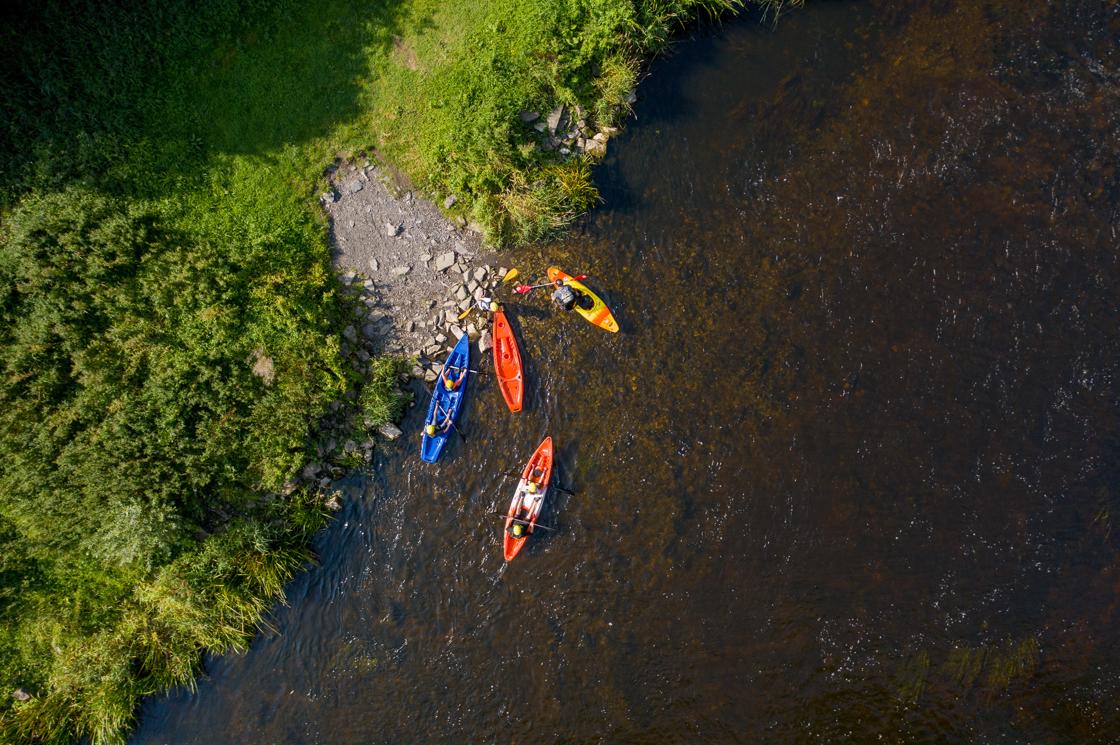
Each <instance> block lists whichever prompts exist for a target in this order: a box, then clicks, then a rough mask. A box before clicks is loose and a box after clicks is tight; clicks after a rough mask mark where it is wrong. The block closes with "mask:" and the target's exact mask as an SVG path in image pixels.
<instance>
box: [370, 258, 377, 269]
mask: <svg viewBox="0 0 1120 745" xmlns="http://www.w3.org/2000/svg"><path fill="white" fill-rule="evenodd" d="M369 268H370V269H372V270H373V271H375V272H376V271H377V259H370V260H369Z"/></svg>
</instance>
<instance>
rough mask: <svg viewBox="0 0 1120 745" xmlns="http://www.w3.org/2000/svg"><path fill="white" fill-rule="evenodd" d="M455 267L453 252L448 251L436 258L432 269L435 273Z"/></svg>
mask: <svg viewBox="0 0 1120 745" xmlns="http://www.w3.org/2000/svg"><path fill="white" fill-rule="evenodd" d="M454 265H455V252H454V251H448V252H447V253H442V254H440V255H439V256H437V257H436V263H435V265H434V268H435V270H436V271H437V272H445V271H447V270H448V269H450V268H451V267H452V266H454Z"/></svg>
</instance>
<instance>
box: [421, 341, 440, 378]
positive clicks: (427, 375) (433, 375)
mask: <svg viewBox="0 0 1120 745" xmlns="http://www.w3.org/2000/svg"><path fill="white" fill-rule="evenodd" d="M438 351H439V349H438V348H437V349H436V352H438ZM436 352H431V353H429V356H431V355H432V354H435V353H436ZM438 377H439V373H437V372H436V371H435V370H428V371H427V372H426V373H424V380H425V382H428V383H434V382H436V378H438Z"/></svg>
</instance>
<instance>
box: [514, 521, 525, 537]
mask: <svg viewBox="0 0 1120 745" xmlns="http://www.w3.org/2000/svg"><path fill="white" fill-rule="evenodd" d="M524 532H525V527H524V526H523V525H522V524H521V523H514V524H513V534H514V535H515V536H520V535H521V534H522V533H524Z"/></svg>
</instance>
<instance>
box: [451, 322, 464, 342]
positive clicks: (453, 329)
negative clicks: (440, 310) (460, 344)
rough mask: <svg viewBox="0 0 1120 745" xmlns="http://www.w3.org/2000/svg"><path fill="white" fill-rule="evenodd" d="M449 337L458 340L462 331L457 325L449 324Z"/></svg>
mask: <svg viewBox="0 0 1120 745" xmlns="http://www.w3.org/2000/svg"><path fill="white" fill-rule="evenodd" d="M451 335H452V336H454V337H455V338H456V339H458V338H459V337H460V336H462V335H463V329H462V327H461V326H459V325H458V324H454V323H453V324H451Z"/></svg>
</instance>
